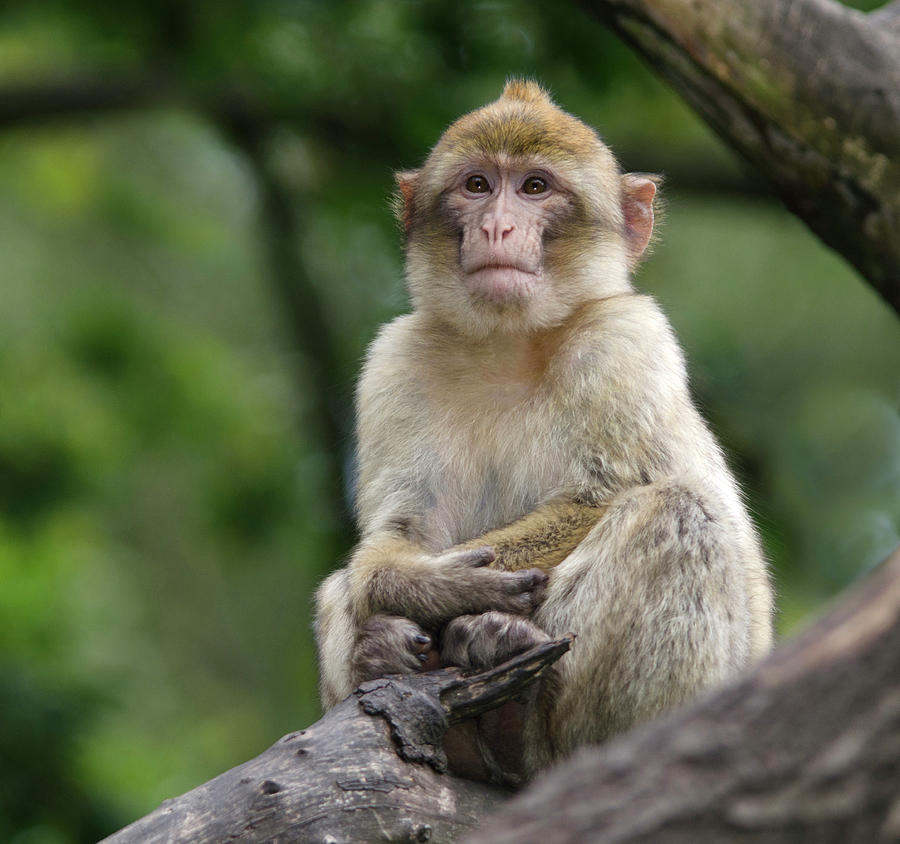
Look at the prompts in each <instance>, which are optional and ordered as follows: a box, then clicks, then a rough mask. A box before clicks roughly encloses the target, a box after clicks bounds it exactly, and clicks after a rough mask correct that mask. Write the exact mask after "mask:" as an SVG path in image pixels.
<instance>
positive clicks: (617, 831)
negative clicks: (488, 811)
mask: <svg viewBox="0 0 900 844" xmlns="http://www.w3.org/2000/svg"><path fill="white" fill-rule="evenodd" d="M467 840H468V841H469V844H505V842H510V844H512V842H515V844H529V842H540V844H563V842H571V844H576V842H577V844H586V842H594V843H595V844H601V842H617V844H622V842H639V841H640V842H643V841H653V842H654V844H669V843H670V842H696V844H704V842H709V843H710V844H713V842H715V844H721V842H735V841H741V842H745V841H747V842H749V841H756V842H766V844H769V842H782V841H783V842H788V841H791V842H793V841H815V842H840V844H845V842H866V843H867V844H869V842H879V841H885V842H887V841H897V840H900V551H898V552H896V553H895V554H894V556H893V557H892V558H891V560H889V561H888V562H887V563H886V564H885V565H884V566H883V567H882V568H881V569H879V570H878V571H876V572H875V573H874V574H873V575H871V576H869V577H868V578H867V579H866V580H865V581H863V582H862V583H861V584H859V585H858V586H857V587H856V588H855V590H853V591H851V592H850V593H849V594H847V595H846V596H845V597H844V598H843V599H842V600H841V602H840V603H839V604H838V605H837V606H836V607H835V608H834V609H833V610H832V611H831V612H830V613H829V614H828V615H827V616H825V617H824V618H822V619H821V620H820V621H819V622H818V623H817V624H815V625H814V626H812V627H811V628H810V629H808V630H807V631H806V632H805V633H804V634H802V635H800V636H797V637H796V638H795V639H792V640H791V641H789V642H787V643H786V644H784V645H782V646H781V647H780V648H778V649H777V650H776V651H775V652H774V653H773V654H772V656H771V657H770V658H769V659H767V660H766V661H765V662H763V663H762V664H761V665H760V666H759V667H758V668H757V669H756V670H755V671H753V672H752V673H751V674H749V675H748V676H747V677H745V678H744V679H743V680H741V681H740V682H739V683H737V684H736V685H734V686H732V687H729V688H727V689H724V690H723V691H721V692H719V693H717V694H715V695H713V696H711V697H708V698H706V699H705V700H702V701H700V702H699V703H697V704H696V705H694V706H692V707H691V708H689V709H685V710H682V711H679V712H676V713H673V714H672V715H670V716H668V717H667V718H665V719H663V720H660V721H657V722H655V723H653V724H650V725H648V726H646V727H645V728H643V729H640V730H637V731H634V732H632V733H630V734H628V735H626V736H623V737H621V738H620V739H618V740H616V741H614V742H611V743H610V744H608V745H606V746H605V747H603V748H600V749H592V750H588V751H583V752H582V753H581V754H580V755H579V756H578V757H577V758H575V759H574V760H573V761H572V762H571V763H569V764H567V765H565V766H563V767H561V768H560V769H558V770H556V771H554V772H552V773H551V774H549V775H548V776H546V777H544V778H543V779H542V780H540V781H539V782H537V783H535V785H534V786H533V787H532V788H530V789H528V790H527V791H526V792H525V793H523V794H522V795H520V796H518V797H516V798H514V799H513V800H512V801H510V802H509V803H507V804H506V805H505V806H504V807H503V808H502V809H501V810H500V811H499V812H498V813H497V814H496V815H494V816H493V817H492V818H491V819H490V822H489V823H487V824H486V825H485V826H484V827H483V828H482V830H481V831H480V832H479V833H478V834H477V835H474V836H473V837H472V838H470V839H467Z"/></svg>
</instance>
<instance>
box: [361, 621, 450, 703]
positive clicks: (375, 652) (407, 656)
mask: <svg viewBox="0 0 900 844" xmlns="http://www.w3.org/2000/svg"><path fill="white" fill-rule="evenodd" d="M439 666H440V661H439V659H438V653H437V649H436V648H435V646H434V641H433V639H432V637H431V636H430V635H429V634H428V632H427V631H426V630H424V629H423V628H421V627H419V625H418V624H416V623H415V622H414V621H410V619H408V618H402V617H401V616H397V615H373V616H372V617H371V618H370V619H369V620H368V621H367V622H366V623H365V624H364V625H363V627H362V629H361V630H360V631H359V635H358V636H357V639H356V644H355V645H354V648H353V657H352V660H351V669H350V670H351V674H352V681H353V685H354V686H358V685H359V684H360V683H364V682H365V681H366V680H374V679H375V678H377V677H384V676H385V675H386V674H410V673H413V672H415V671H429V670H432V669H435V668H438V667H439Z"/></svg>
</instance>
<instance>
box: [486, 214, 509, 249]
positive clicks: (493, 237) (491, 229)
mask: <svg viewBox="0 0 900 844" xmlns="http://www.w3.org/2000/svg"><path fill="white" fill-rule="evenodd" d="M515 228H516V224H515V223H514V222H513V220H512V218H511V217H510V216H509V215H508V214H490V215H489V216H488V217H486V218H485V221H484V222H483V223H482V224H481V230H482V231H483V232H484V233H485V234H486V235H487V239H488V242H489V243H491V244H494V243H501V242H502V241H503V238H505V237H506V236H507V235H508V234H509V233H510V232H511V231H513V230H514V229H515Z"/></svg>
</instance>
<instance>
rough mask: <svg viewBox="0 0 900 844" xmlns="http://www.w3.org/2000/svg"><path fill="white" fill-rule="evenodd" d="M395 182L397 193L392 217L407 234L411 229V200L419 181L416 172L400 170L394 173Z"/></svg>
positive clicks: (413, 197) (417, 172)
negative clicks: (394, 217)
mask: <svg viewBox="0 0 900 844" xmlns="http://www.w3.org/2000/svg"><path fill="white" fill-rule="evenodd" d="M394 179H395V180H396V182H397V193H396V194H395V195H394V216H396V218H397V220H398V221H399V222H401V223H402V224H403V230H404V231H405V232H406V234H409V230H410V229H411V228H412V219H413V200H414V199H415V195H416V184H417V182H418V181H419V171H418V170H401V171H400V172H398V173H394Z"/></svg>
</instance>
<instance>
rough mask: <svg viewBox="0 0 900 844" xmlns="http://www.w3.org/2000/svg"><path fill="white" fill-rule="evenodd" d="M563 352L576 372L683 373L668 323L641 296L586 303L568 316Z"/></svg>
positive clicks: (653, 303)
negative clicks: (598, 368)
mask: <svg viewBox="0 0 900 844" xmlns="http://www.w3.org/2000/svg"><path fill="white" fill-rule="evenodd" d="M563 348H564V349H565V351H566V352H567V354H566V355H565V357H566V358H567V359H569V360H573V361H575V362H576V365H577V366H578V367H588V368H595V367H597V366H602V367H605V368H611V369H619V368H622V367H625V368H627V369H629V370H632V369H647V370H649V371H653V370H659V369H663V370H668V371H670V372H671V373H672V374H676V375H679V376H680V375H681V373H682V372H683V371H684V354H683V352H682V350H681V346H680V345H679V343H678V339H677V338H676V336H675V332H674V330H673V329H672V325H671V323H670V322H669V320H668V318H667V317H666V315H665V313H664V312H663V310H662V308H661V307H660V305H659V303H658V302H657V301H656V300H655V299H654V298H653V297H652V296H648V295H645V294H641V293H623V294H620V295H616V296H610V297H607V298H604V299H598V300H594V301H590V302H586V303H585V304H584V305H583V306H582V307H581V308H580V309H579V310H578V312H577V313H576V314H575V315H574V316H573V318H572V321H571V324H570V326H569V329H568V331H567V336H566V340H565V342H564V344H563Z"/></svg>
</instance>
